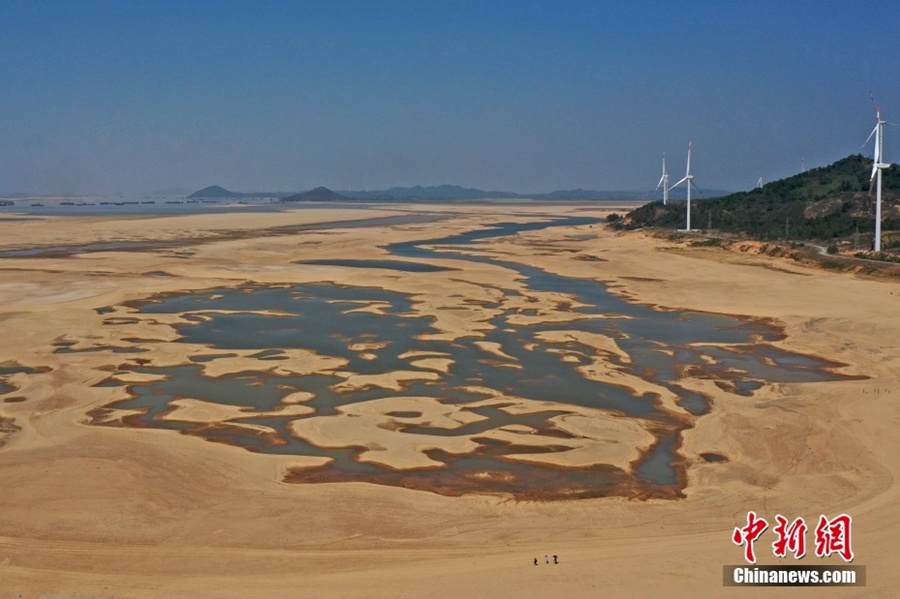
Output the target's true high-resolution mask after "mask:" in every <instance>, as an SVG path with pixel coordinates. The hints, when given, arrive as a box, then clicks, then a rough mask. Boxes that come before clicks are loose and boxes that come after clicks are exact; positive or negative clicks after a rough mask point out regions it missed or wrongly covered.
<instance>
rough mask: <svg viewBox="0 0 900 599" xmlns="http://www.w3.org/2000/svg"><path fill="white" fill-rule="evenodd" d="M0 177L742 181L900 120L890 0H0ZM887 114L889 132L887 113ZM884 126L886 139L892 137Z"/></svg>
mask: <svg viewBox="0 0 900 599" xmlns="http://www.w3.org/2000/svg"><path fill="white" fill-rule="evenodd" d="M0 15H2V18H0V74H2V79H0V192H6V193H9V192H16V191H26V192H31V193H71V194H115V193H123V194H140V193H148V192H155V191H159V190H164V189H170V188H178V187H181V188H185V189H188V190H194V189H199V188H200V187H204V186H206V185H212V184H218V185H222V186H224V187H227V188H229V189H234V190H237V191H258V190H266V191H303V190H306V189H309V188H311V187H315V186H318V185H324V186H327V187H330V188H332V189H366V188H368V189H383V188H387V187H391V186H395V185H403V186H405V185H416V184H420V185H440V184H445V183H446V184H458V185H463V186H471V187H480V188H484V189H492V190H508V191H518V192H526V193H527V192H546V191H551V190H555V189H572V188H576V187H583V188H587V189H602V190H648V189H653V188H654V187H655V186H656V183H657V181H658V180H659V176H660V169H661V167H660V159H661V154H662V152H663V151H665V152H666V153H667V157H668V158H667V162H668V165H669V167H670V169H669V170H670V172H671V173H672V176H673V177H676V178H680V177H681V176H683V174H684V161H685V158H686V152H687V144H688V141H689V140H693V147H694V152H693V158H692V165H693V169H692V170H693V172H694V174H695V176H696V182H697V183H698V185H699V186H700V187H701V189H702V188H708V189H711V188H719V189H729V190H740V189H748V188H751V187H753V185H754V184H755V183H756V181H757V179H758V178H759V177H763V178H764V179H765V180H766V181H770V180H774V179H778V178H782V177H785V176H788V175H792V174H794V173H796V172H798V171H799V170H800V168H801V159H803V163H804V165H805V166H806V167H807V168H810V167H815V166H822V165H825V164H828V163H830V162H832V161H834V160H836V159H838V158H842V157H844V156H846V155H848V154H851V153H856V152H860V151H862V152H863V153H866V154H869V155H871V148H866V149H864V150H863V149H861V145H862V143H863V141H865V139H866V136H867V135H868V134H869V131H870V130H871V128H872V126H874V111H873V108H872V105H871V101H870V99H869V92H870V90H871V91H872V92H874V94H875V97H876V101H877V102H878V104H880V105H881V106H882V109H883V116H884V117H885V118H886V119H887V120H889V121H898V122H900V76H898V73H900V69H898V67H900V64H898V62H900V6H898V5H895V4H893V3H890V2H882V3H880V4H872V3H861V2H851V1H847V2H840V1H834V2H808V1H804V0H794V1H791V2H786V1H785V2H782V1H775V0H772V1H768V2H764V1H759V2H738V1H735V2H722V1H719V2H703V1H701V2H664V1H645V2H641V1H635V2H620V1H616V2H600V1H596V2H578V1H559V0H557V1H554V2H543V1H535V2H528V1H526V0H520V1H515V2H502V1H491V0H481V1H479V2H465V1H459V0H454V1H449V0H448V1H445V2H432V1H427V0H419V1H409V2H401V1H377V0H370V1H359V2H349V1H340V0H335V1H325V0H321V1H315V2H300V1H296V2H277V1H274V0H269V1H265V0H263V1H262V2H252V3H251V2H230V1H225V0H217V1H212V2H191V1H187V0H184V1H178V2H166V1H163V0H158V1H155V2H149V1H148V2H137V1H135V2H126V1H109V2H102V1H91V0H84V1H74V0H73V1H40V0H30V1H26V2H14V1H8V0H0ZM892 134H893V135H892ZM893 137H896V139H897V140H898V145H900V129H898V130H897V132H896V133H895V134H894V131H893V129H888V130H887V141H886V144H885V154H886V159H887V160H889V161H890V160H896V161H900V152H898V153H896V154H895V153H894V151H893V148H894V147H897V146H895V145H894V143H893V141H892V138H893Z"/></svg>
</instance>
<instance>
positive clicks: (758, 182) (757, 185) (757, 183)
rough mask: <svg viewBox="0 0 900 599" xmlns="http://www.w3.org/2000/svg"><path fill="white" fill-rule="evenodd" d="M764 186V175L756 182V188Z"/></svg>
mask: <svg viewBox="0 0 900 599" xmlns="http://www.w3.org/2000/svg"><path fill="white" fill-rule="evenodd" d="M762 186H763V182H762V177H760V178H759V180H758V181H757V182H756V189H762Z"/></svg>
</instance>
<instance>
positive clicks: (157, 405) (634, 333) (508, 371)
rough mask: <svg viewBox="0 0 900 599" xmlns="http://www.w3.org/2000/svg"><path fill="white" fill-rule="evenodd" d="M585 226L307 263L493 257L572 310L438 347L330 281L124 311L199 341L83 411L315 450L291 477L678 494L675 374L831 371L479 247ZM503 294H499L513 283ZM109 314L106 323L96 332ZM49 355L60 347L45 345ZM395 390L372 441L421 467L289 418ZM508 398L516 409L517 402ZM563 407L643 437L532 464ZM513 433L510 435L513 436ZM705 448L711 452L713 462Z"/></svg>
mask: <svg viewBox="0 0 900 599" xmlns="http://www.w3.org/2000/svg"><path fill="white" fill-rule="evenodd" d="M597 222H598V221H597V219H593V218H586V217H570V218H560V219H553V220H546V221H541V222H528V223H504V224H500V225H495V226H491V227H486V228H482V229H477V230H474V231H470V232H467V233H464V234H459V235H453V236H448V237H444V238H441V239H431V240H427V241H416V242H405V243H396V244H393V245H388V246H387V249H388V250H389V251H390V253H391V259H390V260H361V259H352V260H351V259H344V260H333V261H322V260H319V261H315V262H312V261H311V262H310V263H311V264H319V265H321V264H328V265H332V266H340V267H344V268H381V269H392V270H397V271H404V272H407V273H413V276H415V273H420V272H434V271H440V270H446V269H448V268H450V267H447V266H438V265H436V264H435V265H432V264H431V262H430V261H436V260H440V262H441V263H442V264H446V263H447V262H446V261H447V259H452V260H454V261H458V263H461V264H465V263H469V264H475V263H483V264H490V265H493V266H495V267H498V266H499V267H502V268H504V269H509V270H511V271H513V272H514V273H515V274H516V276H515V278H516V279H517V280H519V281H521V282H523V283H524V285H526V286H527V288H528V289H529V290H532V291H541V292H554V293H558V294H559V293H561V294H565V296H566V297H568V298H570V301H569V304H568V306H565V305H564V306H563V309H565V310H567V311H568V312H569V313H570V318H569V320H567V321H566V322H564V323H560V322H553V323H549V322H547V323H540V322H535V323H534V324H527V325H523V324H521V322H520V320H521V319H520V318H519V317H521V316H523V315H524V316H528V315H529V314H528V312H527V310H526V311H523V310H522V309H516V310H513V309H506V308H504V305H503V303H502V302H500V301H498V302H497V304H496V305H492V306H490V307H491V308H493V309H496V310H497V312H496V315H495V316H494V317H493V318H492V320H491V321H490V322H489V323H488V324H489V325H490V327H487V330H485V331H484V332H483V335H482V336H479V337H476V336H463V337H460V338H457V339H454V340H453V341H444V340H440V339H437V338H435V335H433V333H434V332H435V330H434V327H433V326H432V324H433V321H432V319H431V318H428V317H425V316H422V315H421V314H420V313H418V312H417V310H416V309H415V298H414V297H411V296H407V295H404V294H401V293H397V292H394V291H389V290H385V289H379V288H372V287H357V286H343V285H335V284H331V283H310V284H301V285H279V286H259V285H244V286H241V287H238V288H229V287H221V288H216V289H209V290H206V291H202V292H191V293H184V294H180V295H168V296H160V297H155V298H150V299H149V300H147V301H144V302H140V303H137V304H134V305H133V306H132V307H135V308H137V310H138V312H139V315H140V317H151V316H152V315H155V314H167V315H181V316H182V318H183V321H182V322H180V323H179V324H177V325H175V326H176V328H177V330H178V333H179V334H180V336H181V337H180V339H179V340H178V343H190V344H197V345H200V346H203V347H205V348H208V351H205V352H204V353H202V354H195V355H193V356H192V357H191V358H190V361H189V363H185V364H181V365H177V366H167V367H157V366H150V365H144V366H135V367H134V368H132V369H131V372H132V374H134V375H139V376H144V377H145V378H146V379H147V382H140V383H127V382H124V381H123V380H122V378H121V377H118V378H116V377H111V378H110V379H109V380H108V381H106V382H105V383H103V385H104V386H119V387H123V388H126V389H127V392H128V394H129V396H130V399H127V400H123V401H118V402H116V403H114V404H112V405H110V406H108V407H106V408H104V409H102V410H99V411H98V413H97V414H95V416H96V417H97V422H98V423H99V422H100V421H101V420H103V419H102V418H100V416H103V417H104V418H107V417H108V416H109V414H110V413H112V412H115V411H125V412H123V413H127V414H129V416H128V417H127V418H124V422H126V423H127V424H128V425H130V426H139V427H152V428H166V429H172V430H177V431H181V432H182V433H186V434H192V435H199V436H201V437H204V438H206V439H208V440H210V441H216V442H222V443H228V444H232V445H236V446H240V447H243V448H246V449H248V450H251V451H254V452H259V453H277V454H292V455H299V456H319V457H322V458H327V463H325V464H323V465H320V466H316V467H310V468H298V469H296V470H294V471H293V472H292V473H291V474H290V475H289V476H288V480H290V481H292V482H298V483H314V482H339V481H365V482H371V483H375V484H386V485H396V486H403V487H408V488H416V489H423V490H428V491H432V492H437V493H443V494H448V495H460V494H465V493H479V492H490V493H503V494H508V495H512V496H514V497H517V498H524V499H560V498H571V497H595V496H604V495H610V494H621V495H629V496H634V495H641V496H648V495H655V496H678V494H679V493H680V488H681V487H682V486H683V484H684V476H685V464H684V459H683V457H682V456H681V455H680V454H679V453H678V448H679V445H680V438H681V433H682V431H684V430H685V429H686V428H688V427H690V426H692V422H693V421H694V420H695V419H696V418H698V417H702V415H703V414H705V413H706V412H708V411H709V409H710V405H711V404H710V398H709V397H706V396H704V395H702V394H700V393H697V392H695V391H691V390H689V389H688V388H687V387H686V386H684V385H683V384H682V382H683V380H684V379H685V378H686V377H695V378H704V379H711V380H713V381H715V384H716V386H717V388H718V389H720V390H721V394H720V395H717V399H716V400H717V401H719V400H721V401H727V398H728V397H730V396H736V395H749V394H752V393H753V392H754V391H755V390H757V389H759V388H760V387H762V386H763V385H766V384H768V383H773V382H806V381H823V380H833V379H835V378H837V375H836V374H834V373H833V372H832V371H830V370H829V369H830V368H833V367H834V366H835V365H834V364H830V363H826V362H823V361H822V360H819V359H816V358H814V357H810V356H804V355H799V354H795V353H789V352H786V351H784V350H781V349H779V348H777V347H776V346H774V345H773V342H775V341H777V340H779V339H781V338H782V335H781V333H780V332H779V331H778V330H776V329H775V328H773V327H770V326H768V325H765V324H762V323H759V322H753V321H749V320H743V319H739V318H733V317H728V316H722V315H715V314H704V313H698V312H685V311H682V312H676V311H663V310H657V309H653V308H651V307H649V306H644V305H639V304H634V303H629V302H627V301H625V300H623V299H622V298H620V297H617V296H615V295H613V294H611V293H609V291H608V290H607V288H606V286H605V285H604V284H602V283H599V282H597V281H595V280H592V279H588V278H572V277H564V276H560V275H557V274H553V273H550V272H546V271H544V270H541V269H538V268H534V267H532V266H528V265H525V264H520V263H517V262H515V261H512V260H511V259H509V257H508V256H507V257H506V258H505V259H503V260H500V259H496V258H493V257H491V256H490V252H488V251H486V250H485V249H484V247H483V246H482V245H481V242H483V241H485V240H488V239H495V238H498V237H502V236H507V235H515V234H517V233H520V232H524V231H533V230H538V229H545V228H548V227H559V226H565V227H571V226H579V225H583V226H584V225H591V224H595V223H597ZM501 291H502V293H503V295H504V296H505V297H507V298H508V297H513V296H515V295H516V294H519V293H520V291H518V290H516V289H502V290H501ZM360 306H377V307H378V309H377V310H360V309H359V307H360ZM517 319H518V320H517ZM511 320H515V321H516V322H511ZM116 322H117V321H116V320H115V319H110V321H109V322H108V324H109V325H110V326H115V325H116ZM560 331H563V332H564V333H565V334H563V335H561V334H559V332H560ZM585 339H608V340H612V345H611V346H610V347H612V348H613V349H611V350H608V351H599V350H598V348H597V346H596V345H591V344H589V343H587V342H586V341H585ZM361 348H362V349H361ZM294 350H304V351H309V352H314V353H315V354H316V355H317V356H326V357H330V358H333V359H334V362H333V364H332V365H330V366H328V367H327V368H323V369H321V370H318V371H316V372H312V373H300V374H297V373H294V374H291V373H290V372H285V371H284V370H280V369H279V368H278V365H279V364H284V363H286V362H287V361H288V360H290V359H291V356H292V355H293V354H292V353H291V352H292V351H294ZM57 351H60V352H66V351H74V350H73V349H71V348H69V347H66V346H64V345H61V346H60V347H59V348H58V350H57ZM124 351H131V352H134V353H135V357H138V358H139V355H138V354H139V353H141V352H144V351H151V352H152V351H153V347H152V344H149V343H136V344H135V347H134V348H133V349H132V350H124ZM248 352H249V353H248ZM236 356H249V357H252V358H253V359H254V360H255V363H256V364H258V366H256V367H252V368H245V369H242V370H240V371H238V372H231V373H228V374H224V375H219V376H208V375H207V374H205V371H206V368H207V366H208V365H209V364H210V363H211V362H214V361H216V360H228V359H233V358H235V357H236ZM423 356H431V357H438V358H440V360H442V364H445V365H446V367H445V368H443V369H441V368H434V367H433V366H423V365H422V362H421V361H420V360H421V358H422V357H423ZM598 362H602V363H603V364H604V368H607V369H608V370H610V371H612V372H614V373H615V374H616V375H619V376H623V377H632V379H633V380H640V381H643V382H645V383H646V385H647V387H646V388H648V389H651V390H652V391H646V390H645V391H642V392H637V391H636V390H635V389H634V388H633V387H632V386H629V385H625V384H611V383H610V382H609V381H608V380H604V379H603V378H602V377H591V376H586V375H585V372H586V371H587V370H590V368H591V366H592V365H596V364H597V363H598ZM134 363H135V364H140V363H141V362H140V360H137V361H134ZM393 372H403V373H407V376H406V378H405V379H403V380H402V383H401V384H399V386H398V387H395V388H390V389H388V388H385V386H384V385H379V384H378V383H372V384H367V385H348V384H347V381H348V378H349V377H350V376H351V375H352V376H354V377H360V376H362V377H365V376H367V375H372V376H377V375H383V374H385V373H393ZM409 373H413V374H411V375H410V374H409ZM298 394H300V395H302V397H303V398H304V399H303V401H302V402H301V403H302V405H303V406H305V407H306V408H308V412H307V413H301V411H300V410H294V411H293V412H290V413H288V412H286V411H284V410H283V408H284V406H285V402H286V401H288V400H287V398H290V397H297V396H298ZM662 395H669V396H671V397H674V398H675V402H674V407H673V406H672V405H665V402H663V401H661V396H662ZM398 397H399V398H410V399H411V403H410V406H412V407H406V408H404V409H396V408H392V409H387V410H385V411H383V413H381V414H379V417H380V418H382V420H379V421H378V423H377V425H376V426H377V428H378V433H379V435H386V434H388V433H390V434H393V435H416V436H417V437H416V438H419V439H425V438H429V437H430V438H432V439H434V441H435V443H434V446H433V447H425V448H424V449H423V450H422V453H424V454H425V455H426V456H427V461H428V463H426V464H420V465H416V466H411V467H402V468H401V467H391V466H390V465H387V464H384V463H379V462H378V461H377V460H375V461H373V460H370V459H361V455H362V454H363V452H366V451H370V452H371V451H372V450H373V447H374V448H375V449H378V447H377V445H378V443H379V442H380V441H379V442H375V441H373V443H359V442H355V443H350V442H341V441H338V440H333V442H332V441H331V440H329V439H324V440H323V437H321V436H318V437H316V436H315V435H313V434H312V433H311V432H309V431H312V430H313V429H311V428H310V427H309V426H307V424H308V422H304V421H309V420H310V419H332V420H333V419H336V418H349V417H350V416H354V415H357V416H359V415H362V416H363V417H365V415H366V414H368V412H367V411H366V410H369V411H371V410H373V409H376V408H375V406H378V405H379V403H378V402H380V401H382V400H384V399H386V398H390V399H392V400H395V399H396V398H398ZM185 398H190V399H192V400H199V401H201V402H204V403H205V404H216V405H220V406H223V407H224V408H225V409H226V410H227V409H233V410H237V412H233V413H232V416H231V417H229V418H225V419H222V420H221V421H218V422H214V423H210V422H197V421H192V420H191V419H188V418H179V416H178V414H179V409H178V408H179V404H178V402H179V401H181V400H184V399H185ZM415 398H428V401H431V402H437V405H438V406H440V407H441V409H444V410H450V411H451V412H452V413H454V414H457V417H456V420H455V421H454V422H453V423H451V424H447V423H443V424H436V423H435V422H433V421H432V420H433V419H430V418H429V417H427V416H426V415H425V412H424V411H423V410H420V409H417V408H416V407H415V403H414V402H415ZM509 398H515V400H510V399H509ZM517 402H518V403H517ZM522 402H526V404H527V405H528V406H530V407H529V408H528V409H521V406H522V405H525V404H523V403H522ZM592 411H593V412H592ZM573 413H578V414H585V413H587V414H592V413H597V414H604V415H607V416H609V415H612V416H613V417H615V418H618V419H626V420H628V419H630V420H633V421H634V422H638V423H640V428H641V430H644V431H646V432H647V433H649V434H650V435H652V437H651V439H652V440H651V441H650V442H648V443H646V444H644V445H643V446H642V447H640V448H639V449H640V457H639V458H638V459H637V460H635V461H634V462H633V463H632V464H630V467H628V468H625V467H622V466H621V465H612V464H608V463H603V462H602V460H596V461H595V463H588V464H580V465H577V466H573V465H565V464H563V463H560V462H558V461H557V462H556V463H554V461H553V460H546V459H541V458H546V457H547V454H553V453H564V452H567V451H572V450H573V448H577V447H580V445H579V443H582V439H581V437H582V435H580V434H579V433H578V432H577V431H573V430H572V429H571V428H567V427H564V426H560V425H559V422H560V420H559V419H560V418H561V417H566V415H567V414H573ZM460 414H462V415H463V416H465V418H463V417H461V416H459V415H460ZM373 430H375V429H374V428H373ZM384 431H387V432H384ZM510 431H515V432H518V433H521V432H522V431H527V432H528V433H530V438H535V439H538V438H539V439H543V440H544V442H543V443H533V444H528V443H522V442H518V441H515V440H511V439H510V437H511V435H510V434H508V433H510ZM379 438H380V437H379ZM519 438H523V439H524V438H525V436H524V435H519V436H518V437H515V439H519ZM548 439H550V442H547V440H548ZM613 442H614V441H613ZM445 444H447V445H446V446H445ZM426 445H427V443H426ZM711 449H712V452H711V453H710V454H709V461H718V460H721V459H724V458H723V456H721V455H718V454H716V453H715V452H714V450H715V448H711Z"/></svg>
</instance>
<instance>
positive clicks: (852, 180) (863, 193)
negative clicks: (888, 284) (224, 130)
mask: <svg viewBox="0 0 900 599" xmlns="http://www.w3.org/2000/svg"><path fill="white" fill-rule="evenodd" d="M871 171H872V160H871V159H868V158H865V157H863V156H861V155H855V156H848V157H847V158H844V159H842V160H838V161H837V162H835V163H834V164H831V165H829V166H825V167H822V168H816V169H811V170H809V171H806V172H803V173H800V174H798V175H794V176H793V177H788V178H786V179H782V180H780V181H773V182H772V183H768V184H766V185H764V186H763V187H760V188H757V189H754V190H752V191H745V192H739V193H733V194H730V195H727V196H723V197H719V198H712V199H705V200H704V199H701V200H694V201H692V202H691V225H692V227H691V228H692V229H711V230H715V231H718V232H723V233H730V234H737V235H746V236H749V237H754V238H760V239H763V238H765V239H797V240H813V239H817V240H833V239H837V238H840V237H847V236H850V235H853V234H854V233H855V232H856V231H857V230H858V231H859V232H860V233H866V232H869V233H871V232H873V231H874V228H875V191H874V189H873V190H872V191H871V193H870V191H869V176H870V174H871ZM873 186H874V183H873ZM881 211H882V230H883V231H890V230H900V168H898V167H896V166H894V167H891V168H888V169H885V170H884V171H883V172H882V206H881ZM686 213H687V206H686V202H684V201H675V202H672V201H670V202H669V204H668V205H666V206H664V205H663V203H662V202H661V201H658V202H652V203H650V204H646V205H644V206H642V207H640V208H638V209H637V210H634V211H632V212H630V213H628V214H627V215H626V216H625V217H624V218H623V219H622V220H621V221H620V223H619V226H620V227H621V228H625V229H635V228H641V227H659V228H671V229H676V228H684V226H685V220H686Z"/></svg>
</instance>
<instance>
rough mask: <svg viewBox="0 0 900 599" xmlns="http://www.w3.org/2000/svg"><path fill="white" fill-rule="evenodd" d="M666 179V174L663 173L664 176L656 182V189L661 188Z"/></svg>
mask: <svg viewBox="0 0 900 599" xmlns="http://www.w3.org/2000/svg"><path fill="white" fill-rule="evenodd" d="M665 180H666V174H665V173H663V176H662V177H660V178H659V183H657V184H656V189H659V188H660V186H661V185H662V184H663V181H665Z"/></svg>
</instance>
